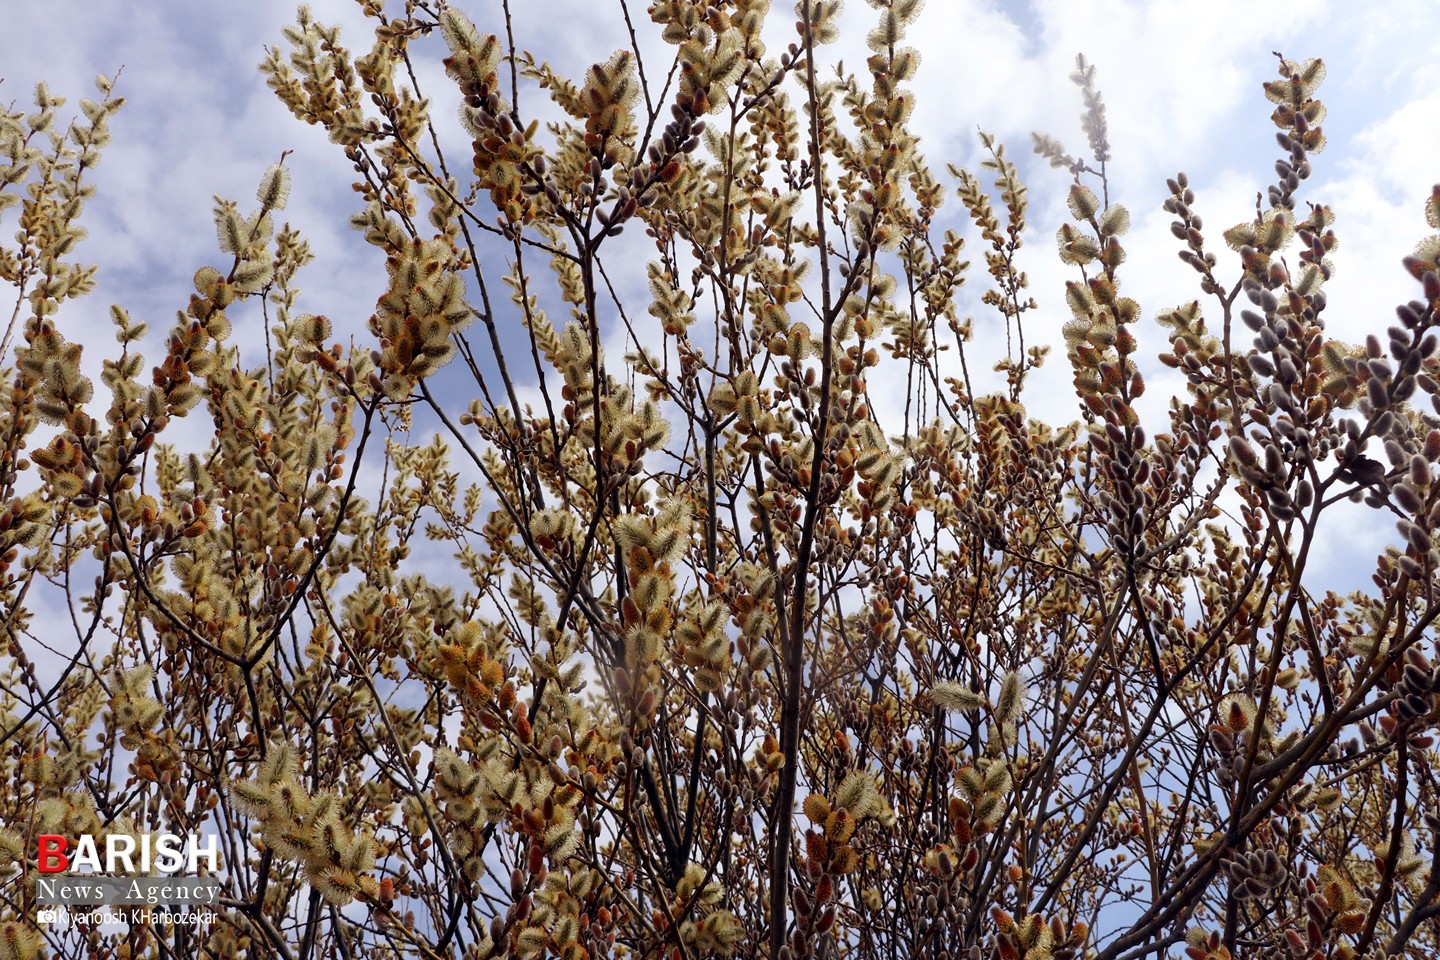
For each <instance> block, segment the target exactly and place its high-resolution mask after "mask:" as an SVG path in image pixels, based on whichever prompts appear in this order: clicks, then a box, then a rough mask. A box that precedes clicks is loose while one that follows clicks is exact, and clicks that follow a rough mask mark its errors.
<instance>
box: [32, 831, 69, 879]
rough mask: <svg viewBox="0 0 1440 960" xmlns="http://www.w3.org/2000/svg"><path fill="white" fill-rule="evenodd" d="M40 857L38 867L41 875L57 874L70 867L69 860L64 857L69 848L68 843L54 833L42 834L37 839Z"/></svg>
mask: <svg viewBox="0 0 1440 960" xmlns="http://www.w3.org/2000/svg"><path fill="white" fill-rule="evenodd" d="M39 845H40V855H39V858H38V859H39V861H40V863H39V866H40V872H41V873H59V872H61V871H62V870H64V869H65V868H66V867H68V866H70V858H69V857H67V856H65V850H66V848H67V847H69V846H70V841H69V840H66V839H65V838H64V837H62V836H60V835H58V834H54V833H42V834H40V837H39Z"/></svg>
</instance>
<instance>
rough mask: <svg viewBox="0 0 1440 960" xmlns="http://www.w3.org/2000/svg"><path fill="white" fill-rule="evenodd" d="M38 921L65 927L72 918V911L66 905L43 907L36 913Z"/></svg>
mask: <svg viewBox="0 0 1440 960" xmlns="http://www.w3.org/2000/svg"><path fill="white" fill-rule="evenodd" d="M35 920H36V922H37V923H41V924H45V925H49V926H58V927H65V926H67V925H68V921H69V920H70V911H69V910H66V909H65V908H64V907H41V908H40V909H39V910H38V911H37V912H36V915H35Z"/></svg>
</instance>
